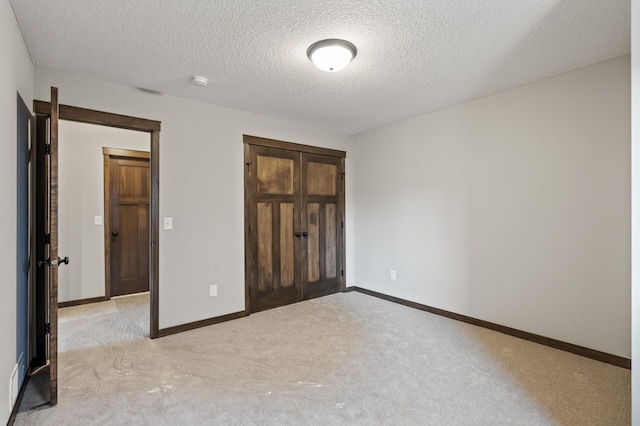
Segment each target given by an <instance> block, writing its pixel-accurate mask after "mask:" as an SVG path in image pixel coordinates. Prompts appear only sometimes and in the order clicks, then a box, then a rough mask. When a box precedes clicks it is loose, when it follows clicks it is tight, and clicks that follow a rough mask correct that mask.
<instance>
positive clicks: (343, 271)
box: [342, 269, 344, 277]
mask: <svg viewBox="0 0 640 426" xmlns="http://www.w3.org/2000/svg"><path fill="white" fill-rule="evenodd" d="M342 276H343V277H344V269H343V270H342Z"/></svg>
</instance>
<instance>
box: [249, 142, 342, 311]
mask: <svg viewBox="0 0 640 426" xmlns="http://www.w3.org/2000/svg"><path fill="white" fill-rule="evenodd" d="M244 142H245V228H246V229H245V231H246V237H245V261H246V295H247V299H246V304H247V312H248V313H251V312H257V311H262V310H265V309H271V308H275V307H278V306H283V305H287V304H290V303H294V302H298V301H301V300H305V299H311V298H314V297H319V296H325V295H327V294H331V293H335V292H338V291H341V290H343V287H344V156H345V153H344V152H342V151H334V150H329V149H322V148H315V147H309V146H303V145H296V144H290V143H287V142H279V141H272V140H269V139H261V138H256V137H252V136H245V137H244Z"/></svg>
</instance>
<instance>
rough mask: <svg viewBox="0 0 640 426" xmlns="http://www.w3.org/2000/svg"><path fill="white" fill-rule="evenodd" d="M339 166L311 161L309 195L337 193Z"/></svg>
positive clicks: (308, 179)
mask: <svg viewBox="0 0 640 426" xmlns="http://www.w3.org/2000/svg"><path fill="white" fill-rule="evenodd" d="M337 175H338V166H337V165H336V164H325V163H316V162H309V164H308V165H307V193H308V194H309V195H336V194H337V189H336V187H337V181H336V180H337V179H336V177H337Z"/></svg>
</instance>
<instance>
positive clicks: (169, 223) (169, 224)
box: [164, 217, 173, 231]
mask: <svg viewBox="0 0 640 426" xmlns="http://www.w3.org/2000/svg"><path fill="white" fill-rule="evenodd" d="M164 229H165V231H168V230H171V229H173V218H172V217H165V218H164Z"/></svg>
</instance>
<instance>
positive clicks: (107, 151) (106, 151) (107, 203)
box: [102, 147, 151, 300]
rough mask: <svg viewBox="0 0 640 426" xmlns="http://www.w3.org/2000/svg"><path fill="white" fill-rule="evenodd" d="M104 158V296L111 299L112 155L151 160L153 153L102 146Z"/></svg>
mask: <svg viewBox="0 0 640 426" xmlns="http://www.w3.org/2000/svg"><path fill="white" fill-rule="evenodd" d="M102 155H103V159H104V168H103V170H104V178H103V187H104V188H103V191H104V223H103V224H104V296H105V299H106V300H109V299H111V238H109V237H110V236H111V180H110V179H111V168H110V167H111V160H112V158H111V157H119V158H143V159H146V160H149V161H151V153H150V152H148V151H138V150H133V149H124V148H109V147H103V148H102Z"/></svg>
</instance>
